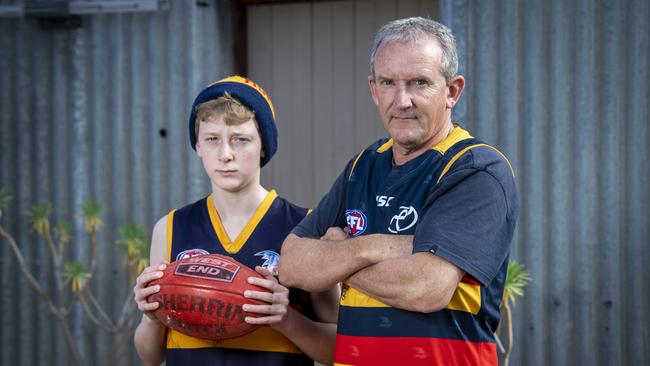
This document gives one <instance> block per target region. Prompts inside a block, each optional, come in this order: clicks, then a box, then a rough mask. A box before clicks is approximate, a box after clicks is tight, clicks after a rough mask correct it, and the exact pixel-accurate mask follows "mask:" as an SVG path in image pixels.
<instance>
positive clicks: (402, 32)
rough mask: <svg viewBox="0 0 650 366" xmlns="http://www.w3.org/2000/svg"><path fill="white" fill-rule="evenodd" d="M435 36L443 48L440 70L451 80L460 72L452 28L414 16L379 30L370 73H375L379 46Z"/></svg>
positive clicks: (446, 78) (371, 57) (372, 54)
mask: <svg viewBox="0 0 650 366" xmlns="http://www.w3.org/2000/svg"><path fill="white" fill-rule="evenodd" d="M425 37H433V38H435V39H436V40H438V42H440V47H441V48H442V64H441V66H440V72H441V73H442V75H443V76H444V77H445V80H446V81H447V82H449V81H450V80H451V78H452V77H454V76H455V75H456V73H457V72H458V53H457V52H456V39H455V38H454V35H453V34H452V33H451V30H450V29H449V28H447V27H446V26H445V25H443V24H440V23H438V22H436V21H435V20H431V19H427V18H422V17H413V18H404V19H397V20H393V21H391V22H389V23H386V24H385V25H384V26H383V27H381V28H380V29H379V31H377V34H376V35H375V41H374V42H373V45H372V51H371V52H370V73H371V75H373V76H374V75H375V57H376V56H377V50H378V49H379V46H381V45H382V44H384V43H392V42H399V43H409V42H415V41H418V40H421V39H423V38H425Z"/></svg>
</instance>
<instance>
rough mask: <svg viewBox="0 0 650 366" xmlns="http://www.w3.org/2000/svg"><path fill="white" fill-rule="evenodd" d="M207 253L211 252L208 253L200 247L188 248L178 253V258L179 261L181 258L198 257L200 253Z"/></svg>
mask: <svg viewBox="0 0 650 366" xmlns="http://www.w3.org/2000/svg"><path fill="white" fill-rule="evenodd" d="M205 254H210V253H208V252H207V251H205V250H203V249H198V248H194V249H188V250H184V251H182V252H180V253H178V255H177V256H176V260H177V261H178V260H181V259H186V258H192V257H197V256H199V255H205Z"/></svg>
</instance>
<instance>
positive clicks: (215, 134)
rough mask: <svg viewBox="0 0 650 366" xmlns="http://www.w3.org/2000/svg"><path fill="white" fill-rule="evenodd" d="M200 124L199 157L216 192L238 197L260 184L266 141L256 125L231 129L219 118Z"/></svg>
mask: <svg viewBox="0 0 650 366" xmlns="http://www.w3.org/2000/svg"><path fill="white" fill-rule="evenodd" d="M200 124H201V125H200V126H199V135H198V136H197V142H196V154H197V155H198V156H199V157H200V158H201V161H202V162H203V168H204V169H205V172H206V173H207V174H208V176H209V177H210V180H211V181H212V186H213V189H217V188H218V189H221V190H224V191H227V192H233V193H234V192H239V191H241V190H243V189H245V188H247V187H249V186H250V185H251V184H255V183H257V184H259V180H260V159H261V154H262V139H261V137H260V134H259V132H258V130H257V125H256V124H255V121H254V120H253V119H250V120H248V121H246V122H244V123H242V124H239V125H227V124H226V123H225V122H224V121H223V117H221V116H218V117H215V118H214V119H213V120H211V121H210V122H200Z"/></svg>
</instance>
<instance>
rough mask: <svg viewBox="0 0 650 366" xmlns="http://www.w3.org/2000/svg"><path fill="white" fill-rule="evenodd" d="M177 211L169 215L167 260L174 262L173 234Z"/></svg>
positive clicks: (172, 211)
mask: <svg viewBox="0 0 650 366" xmlns="http://www.w3.org/2000/svg"><path fill="white" fill-rule="evenodd" d="M175 212H176V210H171V211H170V212H169V213H168V214H167V260H168V261H169V262H172V258H171V257H172V234H173V233H174V213H175Z"/></svg>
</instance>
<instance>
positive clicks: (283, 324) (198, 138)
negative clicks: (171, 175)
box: [133, 76, 338, 366]
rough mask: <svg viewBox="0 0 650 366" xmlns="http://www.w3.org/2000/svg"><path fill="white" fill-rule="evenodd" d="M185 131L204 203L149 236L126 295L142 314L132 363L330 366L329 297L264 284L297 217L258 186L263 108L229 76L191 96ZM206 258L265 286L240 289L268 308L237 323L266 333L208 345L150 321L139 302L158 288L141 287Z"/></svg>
mask: <svg viewBox="0 0 650 366" xmlns="http://www.w3.org/2000/svg"><path fill="white" fill-rule="evenodd" d="M189 125H190V143H191V145H192V148H194V149H195V150H196V153H197V155H198V156H199V158H200V159H201V161H202V163H203V167H204V169H205V172H206V174H207V175H208V177H209V178H210V182H211V186H212V194H210V195H209V196H207V197H206V198H203V199H201V200H199V201H197V202H195V203H193V204H190V205H187V206H185V207H183V208H181V209H178V210H172V211H171V212H170V213H169V214H168V215H166V216H165V217H163V218H161V219H160V220H159V221H158V223H156V225H155V227H154V230H153V236H152V242H151V266H150V267H148V268H146V269H145V270H144V271H143V272H142V274H140V276H139V277H138V279H137V284H136V286H135V287H134V289H133V291H134V293H135V296H134V297H135V301H136V303H137V304H138V309H139V310H140V311H142V313H143V316H142V320H141V322H140V324H139V325H138V328H137V329H136V333H135V344H136V349H137V351H138V354H139V356H140V358H141V359H142V360H143V361H144V362H145V363H147V364H152V365H158V364H160V363H162V362H163V361H166V364H167V365H168V366H173V365H188V364H191V363H192V362H197V364H198V363H199V362H203V363H205V364H209V365H255V364H259V365H262V364H263V365H266V366H273V365H313V361H312V360H311V359H310V357H311V358H312V359H315V360H317V361H319V362H322V363H328V364H331V362H332V357H333V354H332V353H333V349H334V338H335V325H334V324H330V323H335V322H336V302H337V298H338V293H337V291H336V290H335V289H333V290H332V291H329V292H325V293H319V294H308V293H305V292H300V291H298V290H296V289H291V290H289V289H287V288H286V287H284V286H282V285H281V284H279V283H278V281H277V279H276V278H275V277H274V274H277V270H278V263H279V254H278V253H279V252H280V247H281V245H282V241H283V240H284V238H285V237H286V235H287V234H288V233H289V232H290V231H291V229H292V228H293V227H294V226H295V225H296V224H297V223H298V222H300V220H301V219H302V218H303V217H304V216H305V215H306V214H307V210H306V209H304V208H300V207H297V206H295V205H293V204H291V203H290V202H288V201H287V200H285V199H283V198H281V197H278V195H277V193H276V192H275V191H274V190H271V191H267V190H266V189H265V188H264V187H262V185H261V184H260V170H261V167H262V166H264V165H265V164H266V163H267V162H268V161H269V160H270V159H271V157H272V156H273V154H274V153H275V151H276V149H277V129H276V127H275V120H274V110H273V104H272V103H271V100H270V99H269V97H268V95H267V94H266V93H265V92H264V90H262V89H261V88H260V87H259V86H258V85H257V84H255V83H253V82H252V81H250V80H248V79H244V78H242V77H238V76H234V77H229V78H226V79H223V80H220V81H218V82H216V83H213V84H211V85H209V86H208V87H207V88H206V89H204V90H203V91H202V92H201V93H200V94H199V95H198V96H197V97H196V99H195V101H194V103H193V105H192V111H191V114H190V121H189ZM208 253H219V254H224V255H229V256H231V257H232V258H234V259H236V260H238V261H240V262H242V263H243V264H246V265H248V266H250V267H251V268H255V269H256V271H257V272H258V273H260V274H261V275H262V276H264V277H265V279H258V278H254V277H250V278H249V283H252V284H255V285H259V286H262V287H265V288H267V289H269V290H270V291H271V292H272V293H266V292H258V291H247V292H246V293H245V296H247V297H249V298H252V299H258V300H262V301H265V302H267V303H268V304H269V305H252V304H247V305H244V310H245V311H247V312H252V313H259V314H262V315H263V316H261V317H247V318H246V322H248V323H251V324H260V325H269V327H266V326H262V327H259V328H258V329H257V330H255V331H253V332H252V333H249V334H247V335H244V336H241V337H237V338H234V339H229V340H224V341H211V340H204V339H197V338H192V337H189V336H186V335H184V334H181V333H179V332H177V331H175V330H172V329H166V328H165V327H164V326H163V325H162V323H160V322H159V321H158V320H157V319H156V318H155V317H154V316H153V311H154V310H155V309H157V308H158V306H159V303H148V302H147V300H146V299H147V297H148V296H150V295H151V294H153V293H156V292H157V291H159V287H158V286H150V287H148V286H147V284H148V283H149V282H150V281H152V280H153V279H156V278H159V277H161V276H162V270H163V269H164V268H165V265H166V263H167V262H168V261H174V260H178V259H181V258H184V257H188V256H194V255H201V254H208ZM312 299H314V301H311V300H312ZM290 305H291V306H290ZM296 309H299V310H300V311H298V310H296ZM312 310H313V312H314V313H316V315H317V316H318V317H319V319H321V320H323V321H327V322H328V323H317V322H314V321H312V320H311V319H310V318H308V316H309V317H311V318H313V314H312ZM307 356H309V357H307Z"/></svg>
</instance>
